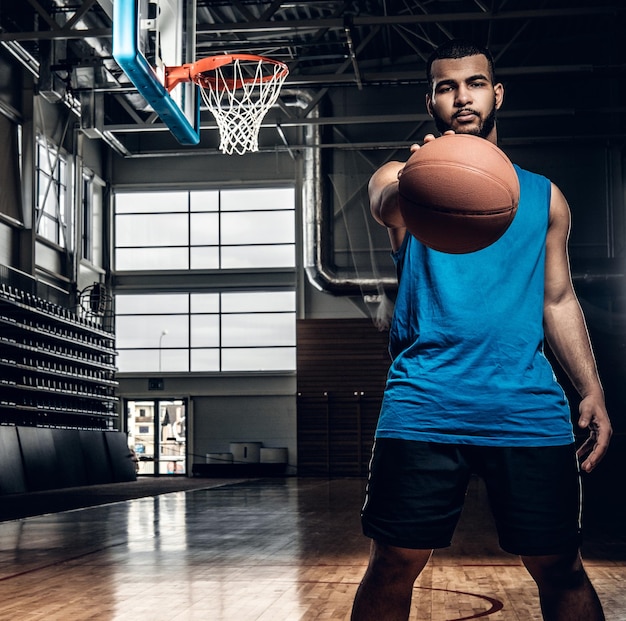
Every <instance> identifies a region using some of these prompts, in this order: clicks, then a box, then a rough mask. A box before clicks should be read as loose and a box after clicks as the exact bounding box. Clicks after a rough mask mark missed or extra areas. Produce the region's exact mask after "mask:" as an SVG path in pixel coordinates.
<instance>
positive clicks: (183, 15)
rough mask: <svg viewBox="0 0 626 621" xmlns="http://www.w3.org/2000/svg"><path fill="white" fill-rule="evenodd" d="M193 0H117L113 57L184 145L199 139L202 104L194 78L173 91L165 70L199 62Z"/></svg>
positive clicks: (114, 13) (195, 142)
mask: <svg viewBox="0 0 626 621" xmlns="http://www.w3.org/2000/svg"><path fill="white" fill-rule="evenodd" d="M195 24H196V9H195V0H115V4H114V7H113V56H114V58H115V60H116V62H117V63H118V65H119V66H120V67H121V68H122V70H123V71H124V73H126V75H127V76H128V78H129V79H130V80H131V82H132V83H133V84H134V85H135V87H136V88H137V90H138V91H139V92H140V93H141V94H142V95H143V97H144V99H145V100H146V101H147V102H148V103H149V104H150V106H151V107H152V108H153V110H154V111H155V112H156V113H157V114H158V115H159V117H160V118H161V120H162V121H163V122H164V123H165V124H166V125H167V126H168V127H169V128H170V131H171V132H172V134H173V135H174V136H175V137H176V138H177V140H178V141H179V142H180V143H181V144H198V142H199V141H200V117H199V114H200V106H199V94H198V92H197V87H196V86H195V84H194V83H193V82H184V83H182V84H178V85H177V86H176V87H174V88H173V89H172V90H171V91H170V92H168V90H167V89H166V88H165V86H164V85H163V76H164V68H165V67H172V66H180V65H183V64H185V63H191V62H194V61H195V53H196V50H195V47H196V46H195V39H196V29H195Z"/></svg>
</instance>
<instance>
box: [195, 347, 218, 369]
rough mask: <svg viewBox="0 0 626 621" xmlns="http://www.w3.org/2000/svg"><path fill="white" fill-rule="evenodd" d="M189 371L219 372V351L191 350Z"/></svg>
mask: <svg viewBox="0 0 626 621" xmlns="http://www.w3.org/2000/svg"><path fill="white" fill-rule="evenodd" d="M191 370H192V371H219V370H220V351H219V349H192V350H191Z"/></svg>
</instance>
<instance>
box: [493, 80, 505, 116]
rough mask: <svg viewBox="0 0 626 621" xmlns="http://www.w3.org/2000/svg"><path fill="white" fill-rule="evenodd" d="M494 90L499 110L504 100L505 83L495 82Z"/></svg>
mask: <svg viewBox="0 0 626 621" xmlns="http://www.w3.org/2000/svg"><path fill="white" fill-rule="evenodd" d="M493 92H494V94H495V96H496V110H499V109H500V106H501V105H502V102H503V101H504V85H503V84H502V83H500V82H498V83H497V84H494V86H493Z"/></svg>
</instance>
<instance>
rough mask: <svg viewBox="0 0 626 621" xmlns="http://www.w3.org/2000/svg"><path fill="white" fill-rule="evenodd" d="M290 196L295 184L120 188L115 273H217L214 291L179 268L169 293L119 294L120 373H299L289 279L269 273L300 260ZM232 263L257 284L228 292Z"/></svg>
mask: <svg viewBox="0 0 626 621" xmlns="http://www.w3.org/2000/svg"><path fill="white" fill-rule="evenodd" d="M294 200H295V193H294V190H293V188H245V189H237V190H234V189H222V190H209V191H179V192H142V193H137V192H135V193H117V194H116V197H115V268H116V271H118V272H124V271H150V272H152V274H154V275H155V276H157V277H158V274H159V273H161V274H164V275H166V273H167V271H168V270H179V271H181V272H182V271H184V272H186V275H187V276H191V277H192V278H193V272H194V271H195V270H211V271H213V270H214V271H216V272H217V274H216V276H217V280H213V281H212V286H211V290H210V291H204V292H203V291H202V290H199V289H198V280H195V281H194V287H193V289H192V290H189V289H186V288H185V282H186V278H185V275H181V277H180V278H179V279H178V280H177V283H176V284H175V285H174V288H175V290H174V291H172V286H173V285H172V283H171V279H170V280H168V285H167V286H168V290H169V292H168V293H154V292H152V293H148V292H143V291H142V292H140V293H136V292H132V291H129V292H119V293H117V294H116V296H115V313H116V339H117V342H116V347H117V350H118V352H119V356H118V359H117V364H118V368H119V370H120V371H121V372H137V373H142V372H157V371H163V372H256V371H293V370H295V366H296V356H295V338H296V337H295V326H296V294H295V285H294V287H293V288H290V289H289V290H285V288H284V286H282V287H280V290H277V286H276V281H275V280H273V279H272V277H271V276H272V275H275V274H274V273H275V271H276V268H279V269H281V270H288V271H294V269H295V266H296V252H295V246H296V232H295V204H294ZM235 269H237V270H239V271H242V270H243V271H245V272H248V273H254V279H252V280H253V282H254V283H255V284H254V285H253V286H252V287H251V286H250V284H249V283H248V284H247V285H246V287H247V288H246V290H245V291H238V290H236V289H234V288H233V283H232V277H231V274H232V272H230V273H229V270H235ZM153 282H154V281H153ZM222 282H223V283H224V286H223V287H222V286H220V285H221V283H222Z"/></svg>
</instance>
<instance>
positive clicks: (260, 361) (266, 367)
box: [222, 347, 296, 371]
mask: <svg viewBox="0 0 626 621" xmlns="http://www.w3.org/2000/svg"><path fill="white" fill-rule="evenodd" d="M295 368H296V348H295V347H284V348H260V349H224V350H223V351H222V371H293V370H295Z"/></svg>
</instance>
